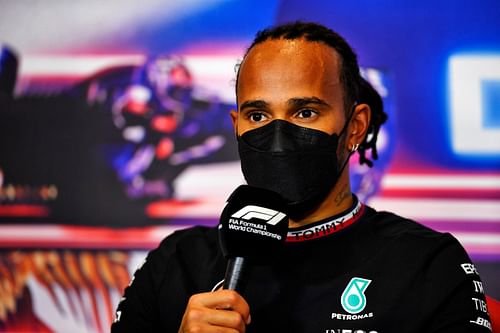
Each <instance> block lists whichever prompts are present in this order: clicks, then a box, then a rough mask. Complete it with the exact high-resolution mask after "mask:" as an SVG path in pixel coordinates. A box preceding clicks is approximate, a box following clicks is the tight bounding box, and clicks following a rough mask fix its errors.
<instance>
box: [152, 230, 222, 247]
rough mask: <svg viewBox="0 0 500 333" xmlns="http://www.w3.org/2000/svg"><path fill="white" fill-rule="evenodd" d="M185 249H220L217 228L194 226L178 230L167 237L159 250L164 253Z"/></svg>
mask: <svg viewBox="0 0 500 333" xmlns="http://www.w3.org/2000/svg"><path fill="white" fill-rule="evenodd" d="M184 247H190V248H191V249H192V250H196V249H199V248H210V249H213V248H214V247H218V235H217V228H215V227H206V226H193V227H188V228H184V229H178V230H176V231H174V232H173V233H171V234H170V235H168V236H166V237H165V238H164V239H163V240H162V241H161V243H160V244H159V246H158V248H157V249H158V250H160V251H162V252H171V251H175V250H176V249H179V248H184Z"/></svg>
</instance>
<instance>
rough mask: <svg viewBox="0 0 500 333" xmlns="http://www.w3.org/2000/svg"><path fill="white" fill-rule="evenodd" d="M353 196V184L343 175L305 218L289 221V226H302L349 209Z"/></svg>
mask: <svg viewBox="0 0 500 333" xmlns="http://www.w3.org/2000/svg"><path fill="white" fill-rule="evenodd" d="M352 203H353V198H352V193H351V186H350V184H349V178H348V174H347V177H341V178H340V179H339V181H338V182H337V184H336V185H335V186H334V188H333V189H332V190H331V191H330V193H329V194H328V195H327V196H326V198H325V199H324V200H323V202H322V203H321V204H320V205H319V206H318V207H317V208H315V209H314V210H313V211H311V212H310V213H309V214H307V215H306V216H304V217H303V218H300V219H297V220H293V219H290V221H289V222H288V227H289V228H297V227H302V226H305V225H307V224H310V223H314V222H317V221H320V220H323V219H326V218H328V217H330V216H334V215H337V214H339V213H342V212H343V211H346V210H347V209H349V207H351V206H352Z"/></svg>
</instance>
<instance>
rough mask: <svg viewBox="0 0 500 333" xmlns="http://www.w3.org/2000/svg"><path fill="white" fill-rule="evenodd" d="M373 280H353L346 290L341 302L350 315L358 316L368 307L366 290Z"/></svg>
mask: <svg viewBox="0 0 500 333" xmlns="http://www.w3.org/2000/svg"><path fill="white" fill-rule="evenodd" d="M371 282H372V280H367V279H363V278H359V277H354V278H352V279H351V281H350V282H349V284H348V285H347V287H346V288H345V289H344V292H343V293H342V296H341V298H340V302H341V304H342V307H343V308H344V310H345V311H347V312H349V313H350V314H356V313H360V312H361V311H363V310H364V309H365V307H366V296H365V290H366V288H368V285H369V284H370V283H371Z"/></svg>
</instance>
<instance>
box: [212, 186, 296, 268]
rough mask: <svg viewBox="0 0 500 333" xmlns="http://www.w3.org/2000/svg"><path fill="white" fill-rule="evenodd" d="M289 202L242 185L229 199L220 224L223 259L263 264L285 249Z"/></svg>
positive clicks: (273, 193) (271, 192)
mask: <svg viewBox="0 0 500 333" xmlns="http://www.w3.org/2000/svg"><path fill="white" fill-rule="evenodd" d="M285 208H286V202H285V201H284V199H283V198H282V197H281V196H280V195H279V194H278V193H276V192H273V191H269V190H265V189H261V188H256V187H252V186H249V185H241V186H239V187H238V188H237V189H236V190H235V191H234V192H233V193H232V194H231V195H230V196H229V198H228V200H227V203H226V206H225V207H224V210H223V211H222V214H221V218H220V224H219V241H220V246H221V249H222V252H223V254H224V257H226V258H234V257H243V258H246V259H250V260H252V261H254V262H257V263H258V262H262V261H265V260H266V259H269V258H270V257H272V256H273V254H275V253H276V252H277V251H278V250H279V249H280V248H281V246H282V244H283V243H284V241H285V239H286V235H287V231H288V216H287V214H286V213H285Z"/></svg>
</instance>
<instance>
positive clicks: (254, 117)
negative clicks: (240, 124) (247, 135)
mask: <svg viewBox="0 0 500 333" xmlns="http://www.w3.org/2000/svg"><path fill="white" fill-rule="evenodd" d="M249 118H250V120H251V121H253V122H256V123H258V122H261V121H263V120H264V119H265V116H264V115H263V114H262V113H259V112H254V113H252V114H250V116H249Z"/></svg>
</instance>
